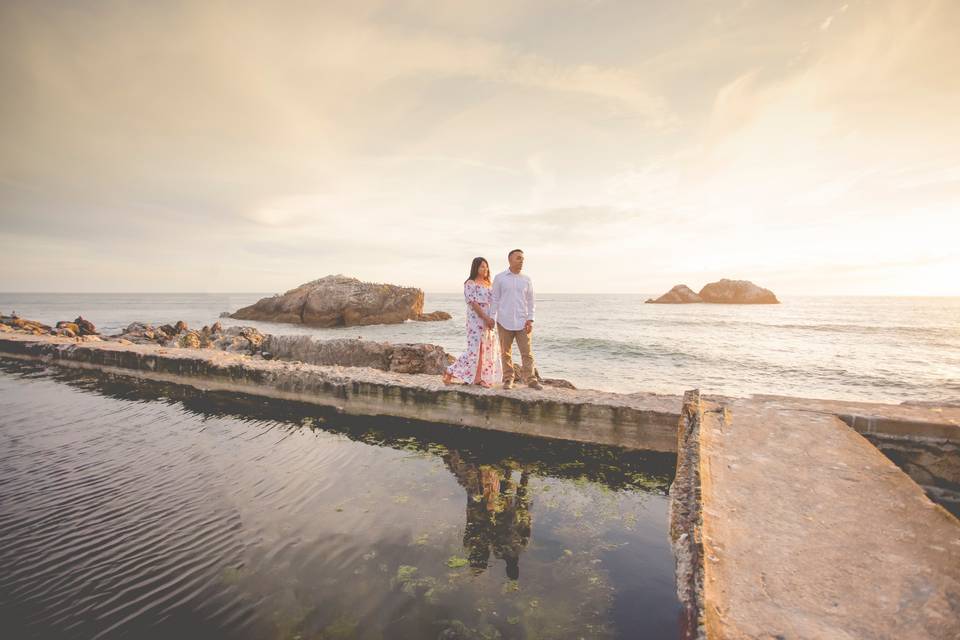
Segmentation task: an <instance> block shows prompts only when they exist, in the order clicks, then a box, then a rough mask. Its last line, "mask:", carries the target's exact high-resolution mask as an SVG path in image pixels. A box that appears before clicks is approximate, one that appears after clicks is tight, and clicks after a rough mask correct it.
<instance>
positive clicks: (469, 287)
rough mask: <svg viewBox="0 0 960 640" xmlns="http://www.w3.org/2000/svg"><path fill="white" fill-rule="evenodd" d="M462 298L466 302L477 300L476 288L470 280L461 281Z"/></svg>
mask: <svg viewBox="0 0 960 640" xmlns="http://www.w3.org/2000/svg"><path fill="white" fill-rule="evenodd" d="M463 299H464V300H466V301H467V304H470V303H471V302H478V300H477V288H476V285H475V284H473V283H472V282H464V283H463Z"/></svg>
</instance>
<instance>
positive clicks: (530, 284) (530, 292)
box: [527, 278, 534, 322]
mask: <svg viewBox="0 0 960 640" xmlns="http://www.w3.org/2000/svg"><path fill="white" fill-rule="evenodd" d="M533 311H534V304H533V280H530V279H529V278H528V279H527V320H529V321H530V322H533Z"/></svg>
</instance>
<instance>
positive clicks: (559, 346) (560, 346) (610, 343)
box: [539, 337, 712, 362]
mask: <svg viewBox="0 0 960 640" xmlns="http://www.w3.org/2000/svg"><path fill="white" fill-rule="evenodd" d="M539 346H540V347H544V348H547V349H550V350H557V351H563V352H566V353H583V354H591V355H594V356H597V355H603V356H608V357H609V356H613V357H616V358H636V359H643V358H658V359H660V358H668V359H676V360H680V361H686V360H691V361H692V360H696V361H698V362H705V361H707V360H710V359H712V356H710V355H708V354H703V353H692V352H689V351H683V350H680V349H677V348H675V347H672V346H666V345H662V344H655V343H654V344H641V343H637V342H627V341H625V340H611V339H607V338H556V337H545V338H540V340H539Z"/></svg>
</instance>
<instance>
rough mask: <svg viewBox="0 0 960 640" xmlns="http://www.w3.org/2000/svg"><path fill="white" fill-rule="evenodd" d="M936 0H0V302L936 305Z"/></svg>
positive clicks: (957, 5)
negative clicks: (39, 298) (43, 297)
mask: <svg viewBox="0 0 960 640" xmlns="http://www.w3.org/2000/svg"><path fill="white" fill-rule="evenodd" d="M957 33H960V2H957V1H956V0H849V1H833V2H824V1H821V0H804V1H803V2H796V1H783V2H778V1H775V0H764V1H760V0H757V1H751V0H742V1H735V2H718V1H707V0H672V1H671V2H662V1H660V2H652V1H641V0H628V1H623V2H613V1H611V2H607V1H604V0H542V1H541V0H532V1H526V2H522V1H518V0H503V1H501V0H485V1H484V2H455V1H448V2H428V1H425V0H388V1H383V2H376V1H372V2H368V1H366V0H351V1H350V2H316V1H313V2H273V1H272V2H262V3H258V2H213V1H209V2H207V1H204V2H176V1H168V2H87V1H83V0H76V1H73V2H60V1H57V2H53V1H43V0H28V1H24V2H21V1H19V0H4V2H3V3H0V95H2V96H3V97H2V99H0V291H60V292H62V291H78V292H100V291H103V292H108V291H109V292H119V291H132V292H180V291H183V292H186V291H197V292H204V291H207V292H228V291H234V292H282V291H286V290H288V289H291V288H293V287H295V286H297V285H299V284H301V283H303V282H306V281H309V280H313V279H315V278H319V277H322V276H324V275H327V274H333V273H343V274H346V275H351V276H355V277H358V278H360V279H362V280H368V281H376V282H389V283H394V284H402V285H407V286H417V287H421V288H423V289H425V290H426V291H429V292H446V291H451V292H452V291H457V290H459V289H460V287H461V283H462V282H463V279H464V278H465V277H466V276H467V273H468V270H469V265H470V261H471V259H472V258H473V257H474V256H477V255H482V256H485V257H487V258H488V260H489V261H490V263H491V267H492V269H493V270H494V271H495V272H496V271H500V270H502V269H504V268H505V267H506V254H507V252H508V251H509V250H510V249H514V248H521V249H523V250H524V253H525V257H526V266H525V272H527V273H528V274H529V275H530V276H531V277H532V278H533V281H534V285H535V288H536V290H537V291H538V292H596V293H651V294H652V293H662V292H663V291H666V290H667V289H669V288H670V287H672V286H673V285H675V284H678V283H685V284H687V285H689V286H691V287H692V288H694V289H699V288H700V287H701V286H703V285H704V284H706V283H707V282H710V281H713V280H717V279H719V278H723V277H729V278H739V279H749V280H752V281H754V282H756V283H757V284H760V285H762V286H765V287H768V288H770V289H773V290H774V291H775V292H776V293H778V294H780V295H816V294H823V295H960V241H958V238H960V117H958V114H960V73H958V71H957V60H960V38H958V37H957V36H956V34H957Z"/></svg>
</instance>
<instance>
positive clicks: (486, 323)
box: [483, 316, 496, 329]
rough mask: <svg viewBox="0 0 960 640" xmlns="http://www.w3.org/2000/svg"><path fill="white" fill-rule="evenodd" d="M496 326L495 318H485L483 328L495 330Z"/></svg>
mask: <svg viewBox="0 0 960 640" xmlns="http://www.w3.org/2000/svg"><path fill="white" fill-rule="evenodd" d="M494 324H496V323H495V322H494V321H493V318H491V317H490V316H484V318H483V326H485V327H486V328H487V329H493V325H494Z"/></svg>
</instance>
